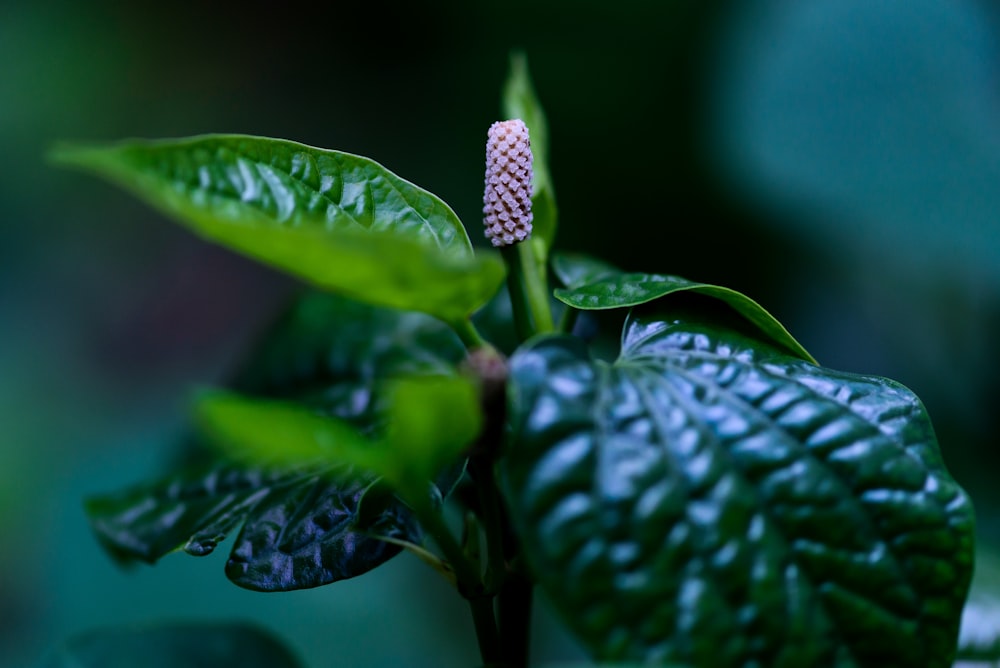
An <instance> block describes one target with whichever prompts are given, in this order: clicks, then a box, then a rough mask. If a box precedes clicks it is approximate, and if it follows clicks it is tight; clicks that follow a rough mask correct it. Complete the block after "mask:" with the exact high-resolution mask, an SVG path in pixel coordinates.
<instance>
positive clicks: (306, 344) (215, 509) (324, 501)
mask: <svg viewBox="0 0 1000 668" xmlns="http://www.w3.org/2000/svg"><path fill="white" fill-rule="evenodd" d="M463 357H464V348H463V346H462V344H461V342H460V341H459V340H458V338H457V337H456V336H455V334H454V333H452V332H451V331H450V330H449V329H448V328H447V327H446V326H445V325H444V324H442V323H441V322H439V321H437V320H435V319H433V318H430V317H428V316H426V315H422V314H418V313H408V312H402V311H397V310H391V309H381V308H375V307H372V306H368V305H365V304H359V303H357V302H352V301H350V300H347V299H344V298H341V297H337V296H333V295H327V294H322V293H312V294H308V295H306V296H305V297H304V298H302V299H301V300H299V301H297V302H296V303H295V304H294V305H293V307H292V308H291V309H290V310H289V312H288V313H286V314H285V315H284V316H283V317H282V318H281V319H280V320H279V321H278V322H277V323H276V324H275V326H274V327H273V328H272V330H271V331H270V332H269V333H268V334H267V336H265V337H264V338H263V340H262V341H261V343H260V344H259V345H258V346H256V348H255V349H254V350H253V351H252V353H251V355H250V356H249V358H248V363H247V364H246V365H245V366H244V369H243V370H242V371H241V372H240V373H239V374H237V377H236V378H235V379H234V381H233V383H232V386H233V388H234V389H235V390H237V391H238V392H240V393H243V394H246V395H250V396H255V397H262V398H268V399H279V400H282V401H283V402H286V404H287V403H289V402H294V404H296V405H299V406H302V407H303V408H304V409H307V410H308V411H309V412H311V413H314V414H316V415H327V416H333V417H335V418H337V419H339V420H342V421H344V422H346V423H348V424H350V425H351V427H353V428H354V429H356V430H357V431H358V432H360V433H361V434H364V435H365V436H366V437H368V436H372V435H376V434H379V433H381V432H382V431H384V429H385V425H384V422H383V420H384V415H385V411H386V405H387V399H386V392H385V388H384V385H385V380H386V379H387V378H392V377H396V376H399V375H402V374H406V375H414V374H444V373H454V370H455V368H456V365H457V364H458V363H459V362H460V361H461V360H462V359H463ZM230 408H232V407H230ZM236 410H237V411H238V410H239V408H238V407H237V408H236ZM198 452H200V453H201V454H200V455H199V456H198V457H194V458H193V459H195V460H200V462H201V463H199V464H195V465H191V466H188V467H184V468H182V469H180V470H179V471H178V472H177V473H175V474H174V475H171V476H168V477H167V478H166V479H164V480H161V481H158V482H154V483H152V484H147V485H143V486H140V487H137V488H134V489H132V490H126V491H125V492H123V493H119V494H112V495H105V496H101V497H95V498H92V499H89V500H88V502H87V511H88V515H89V516H90V519H91V524H92V526H93V527H94V530H95V532H96V534H97V535H98V538H99V539H100V540H101V542H102V543H103V544H104V545H105V546H106V547H107V548H108V549H109V551H110V552H111V553H112V554H113V555H115V556H117V557H118V558H120V559H122V560H125V561H130V560H141V561H146V562H150V563H151V562H155V561H157V560H158V559H159V558H161V557H162V556H164V555H165V554H168V553H170V552H172V551H174V550H177V549H181V548H183V549H184V550H186V551H187V552H188V553H190V554H193V555H196V556H197V555H204V554H209V553H210V552H212V550H214V549H215V547H216V545H218V543H219V542H220V541H222V540H223V539H224V538H225V537H226V535H228V534H230V533H232V532H233V531H235V530H236V529H237V528H238V527H239V526H240V525H241V524H243V529H242V530H241V532H240V534H239V536H237V538H236V541H235V544H234V546H233V550H232V553H231V556H230V559H229V562H228V563H227V566H226V573H227V575H228V576H229V577H230V579H232V580H233V581H234V582H235V583H236V584H238V585H240V586H242V587H247V588H250V589H258V590H264V591H280V590H287V589H302V588H307V587H315V586H319V585H322V584H327V583H329V582H333V581H335V580H339V579H343V578H348V577H353V576H356V575H360V574H362V573H364V572H367V571H368V570H370V569H371V568H374V567H376V566H378V565H379V564H381V563H383V562H384V561H385V560H387V559H389V558H390V557H392V556H394V555H395V554H396V553H398V551H399V547H398V546H396V545H390V544H389V543H386V542H385V541H383V540H380V539H378V538H377V537H375V536H388V537H391V538H397V539H399V540H402V541H406V542H413V543H419V542H420V532H419V530H418V527H417V526H416V525H415V524H414V522H413V520H412V518H411V515H410V512H409V510H408V509H407V508H406V506H405V505H404V504H403V503H402V502H401V501H399V500H398V499H396V498H395V497H394V496H393V495H392V494H391V493H386V491H385V490H384V488H383V486H382V485H378V484H374V482H375V476H373V475H371V474H370V473H366V472H363V471H356V470H354V469H352V468H351V467H349V466H339V467H333V466H326V467H325V468H322V467H316V466H314V467H312V468H309V469H303V470H299V471H282V470H274V469H271V468H269V467H264V466H261V465H256V464H255V465H251V464H247V463H236V462H228V463H220V462H218V461H216V458H215V457H212V456H210V454H208V453H207V451H205V450H204V449H201V450H199V451H198ZM460 474H461V470H460V469H458V470H456V471H447V472H445V474H443V476H442V477H441V478H440V479H439V480H438V481H437V482H438V487H439V488H440V490H439V491H438V492H437V494H438V495H439V496H444V495H446V494H447V493H448V492H449V491H450V490H451V488H452V486H453V485H454V482H455V480H456V479H457V476H458V475H460ZM362 507H363V508H364V512H363V513H362V512H361V508H362Z"/></svg>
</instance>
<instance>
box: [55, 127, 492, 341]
mask: <svg viewBox="0 0 1000 668" xmlns="http://www.w3.org/2000/svg"><path fill="white" fill-rule="evenodd" d="M53 157H54V159H55V160H57V161H59V162H62V163H65V164H69V165H72V166H77V167H82V168H84V169H88V170H90V171H93V172H95V173H97V174H99V175H101V176H103V177H105V178H107V179H109V180H111V181H113V182H115V183H118V184H120V185H121V186H123V187H124V188H126V189H128V190H131V191H133V192H134V193H135V194H137V195H138V196H139V197H141V198H142V199H144V200H146V201H147V202H149V203H150V204H152V205H153V206H155V207H157V208H159V209H161V210H163V211H164V212H166V213H167V214H169V215H171V216H173V217H175V218H176V219H178V220H179V221H180V222H181V223H183V224H185V225H187V226H189V227H190V228H191V229H193V230H194V231H195V232H197V233H199V234H201V235H203V236H205V237H207V238H209V239H212V240H213V241H216V242H218V243H221V244H223V245H226V246H228V247H230V248H232V249H234V250H237V251H239V252H241V253H244V254H246V255H249V256H250V257H253V258H255V259H257V260H260V261H262V262H265V263H268V264H271V265H273V266H275V267H277V268H279V269H282V270H284V271H287V272H289V273H291V274H293V275H295V276H297V277H299V278H302V279H304V280H307V281H310V282H312V283H314V284H316V285H318V286H320V287H322V288H326V289H329V290H333V291H335V292H340V293H343V294H346V295H349V296H352V297H355V298H356V299H360V300H362V301H366V302H370V303H373V304H379V305H382V306H390V307H394V308H401V309H412V310H419V311H423V312H425V313H431V314H433V315H435V316H438V317H440V318H442V319H444V320H446V321H455V320H459V319H462V318H464V317H466V316H468V315H469V314H470V313H472V312H473V311H475V310H476V309H477V308H479V307H480V306H482V305H483V304H484V303H485V302H486V301H487V300H488V299H489V298H490V297H491V296H492V295H493V294H494V293H495V292H496V290H497V288H498V287H499V285H500V283H501V281H502V280H503V274H504V269H503V263H502V262H501V261H500V259H499V257H498V256H496V254H492V253H483V254H480V255H477V256H473V253H472V247H471V245H470V243H469V239H468V236H467V235H466V233H465V229H464V228H463V227H462V223H461V221H459V219H458V217H457V216H456V215H455V214H454V212H453V211H452V210H451V209H450V208H449V207H448V206H447V205H446V204H445V203H444V202H442V201H441V200H440V199H438V198H437V197H435V196H434V195H432V194H431V193H429V192H427V191H425V190H422V189H420V188H418V187H417V186H415V185H413V184H411V183H409V182H407V181H404V180H403V179H401V178H399V177H398V176H396V175H395V174H393V173H392V172H390V171H388V170H387V169H385V168H384V167H382V166H381V165H379V164H378V163H376V162H374V161H372V160H369V159H368V158H363V157H361V156H356V155H351V154H348V153H341V152H339V151H329V150H323V149H318V148H313V147H311V146H305V145H303V144H298V143H295V142H290V141H284V140H278V139H267V138H262V137H248V136H242V135H205V136H202V137H194V138H190V139H181V140H169V141H156V142H153V141H131V142H126V143H121V144H115V145H111V146H99V147H64V148H62V149H59V150H57V151H56V152H55V153H54V154H53Z"/></svg>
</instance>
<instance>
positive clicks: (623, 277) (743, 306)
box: [553, 255, 816, 363]
mask: <svg viewBox="0 0 1000 668" xmlns="http://www.w3.org/2000/svg"><path fill="white" fill-rule="evenodd" d="M553 264H554V265H555V267H556V272H557V274H558V275H559V276H560V277H561V278H562V280H563V281H564V282H565V283H566V284H567V286H568V287H566V288H557V289H556V290H555V292H554V294H555V296H556V299H558V300H559V301H561V302H563V303H564V304H567V305H569V306H572V307H573V308H578V309H588V310H599V309H612V308H626V307H631V306H638V305H640V304H646V303H648V302H651V301H654V300H657V299H660V298H661V297H665V296H666V295H669V294H672V293H677V292H686V291H690V292H696V293H699V294H703V295H707V296H709V297H713V298H715V299H719V300H722V301H723V302H725V303H727V304H729V305H730V306H731V307H732V308H733V309H735V310H736V312H737V313H739V314H740V315H742V316H743V317H744V318H746V319H747V320H749V321H750V322H752V323H753V324H755V325H756V326H757V327H759V328H760V330H761V331H762V332H764V333H765V334H767V335H768V336H769V337H771V339H772V340H774V341H775V342H776V343H778V344H779V345H781V346H784V347H785V348H786V349H788V350H789V351H790V352H792V353H794V354H795V355H797V356H799V357H801V358H802V359H804V360H806V361H808V362H813V363H815V362H816V360H815V359H813V357H812V355H810V354H809V352H808V351H807V350H806V349H805V348H803V347H802V345H801V344H800V343H799V342H798V341H796V340H795V338H794V337H793V336H792V335H791V334H789V332H788V330H787V329H785V327H784V325H782V324H781V323H780V322H778V320H777V319H776V318H775V317H774V316H773V315H771V314H770V313H768V312H767V311H766V310H765V309H764V307H763V306H761V305H760V304H758V303H757V302H755V301H754V300H752V299H750V298H749V297H747V296H746V295H744V294H742V293H739V292H737V291H736V290H732V289H730V288H724V287H721V286H718V285H709V284H708V283H696V282H694V281H689V280H687V279H686V278H681V277H679V276H668V275H665V274H645V273H638V272H634V273H624V272H621V271H618V270H616V269H615V268H614V267H612V266H610V265H607V264H605V263H603V262H601V261H599V260H592V259H590V258H587V257H586V256H582V255H567V256H563V257H561V258H559V259H558V261H557V262H555V263H553Z"/></svg>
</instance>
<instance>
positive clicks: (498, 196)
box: [483, 119, 534, 246]
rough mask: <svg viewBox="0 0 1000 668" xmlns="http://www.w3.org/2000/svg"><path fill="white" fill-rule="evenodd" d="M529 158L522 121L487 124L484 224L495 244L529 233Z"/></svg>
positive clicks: (486, 232)
mask: <svg viewBox="0 0 1000 668" xmlns="http://www.w3.org/2000/svg"><path fill="white" fill-rule="evenodd" d="M531 161H532V156H531V141H530V140H529V139H528V126H526V125H525V124H524V121H521V120H518V119H514V120H510V121H497V122H496V123H494V124H493V125H491V126H490V130H489V134H488V136H487V139H486V192H485V194H484V195H483V225H484V226H485V228H486V229H485V234H486V238H487V239H489V240H490V242H492V244H493V245H494V246H510V245H511V244H516V243H517V242H519V241H524V240H525V239H527V238H528V235H530V234H531V220H532V214H531V195H532V189H531V179H532V176H533V175H534V174H533V170H532V167H531Z"/></svg>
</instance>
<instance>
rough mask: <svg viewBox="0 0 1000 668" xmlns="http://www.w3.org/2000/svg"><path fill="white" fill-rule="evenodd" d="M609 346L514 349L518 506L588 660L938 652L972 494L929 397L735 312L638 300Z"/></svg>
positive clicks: (963, 588)
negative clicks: (638, 307)
mask: <svg viewBox="0 0 1000 668" xmlns="http://www.w3.org/2000/svg"><path fill="white" fill-rule="evenodd" d="M622 341H623V342H622V351H621V356H620V357H619V359H618V360H617V361H616V362H615V363H614V364H607V363H603V362H600V361H596V360H593V359H592V358H591V357H590V356H589V354H588V352H587V350H586V348H585V347H584V345H583V344H582V343H581V342H579V341H578V340H576V339H573V338H570V337H548V338H542V339H537V340H536V341H534V342H533V343H531V344H529V345H528V346H526V347H524V348H522V349H521V350H520V351H519V352H518V353H517V354H516V355H515V356H514V357H513V358H512V359H511V371H510V372H511V377H510V394H511V416H510V421H511V434H510V447H509V449H508V453H507V456H506V458H505V459H504V460H503V461H502V462H501V466H502V469H503V471H502V473H503V482H504V489H505V496H506V497H507V501H508V503H509V504H510V510H511V512H510V516H511V519H512V521H513V522H514V524H515V528H516V530H517V532H518V534H519V536H520V538H521V545H523V546H524V549H525V552H526V557H527V559H528V562H529V564H530V566H531V569H532V571H533V572H534V574H535V576H536V577H537V578H538V581H539V583H540V585H541V586H542V587H543V588H544V589H545V591H546V592H547V594H548V596H549V597H550V599H551V600H552V601H553V602H554V604H555V606H556V607H557V609H558V610H559V611H560V612H561V614H562V616H563V618H564V619H565V620H566V622H567V623H568V625H569V626H570V627H571V629H572V630H574V631H575V632H576V634H577V636H578V637H579V638H580V639H581V641H582V642H583V643H584V644H585V645H586V646H587V647H589V649H590V651H591V652H592V653H593V654H594V656H595V658H597V659H600V660H612V661H615V660H631V661H644V662H651V663H659V662H662V661H677V662H679V663H682V664H685V665H704V666H709V665H711V666H743V665H760V666H832V665H836V666H884V665H893V666H901V667H909V666H912V667H915V668H916V667H921V668H923V667H926V666H941V667H943V666H948V665H950V662H951V659H952V657H953V655H954V652H955V644H956V639H957V634H958V627H959V618H960V615H961V611H962V604H963V601H964V600H965V596H966V593H967V590H968V586H969V580H970V577H971V574H972V564H973V534H974V522H973V513H972V507H971V504H970V502H969V499H968V497H967V496H966V495H965V493H964V492H963V491H962V489H961V488H960V487H959V486H958V485H957V484H956V483H955V482H954V481H953V480H952V479H951V477H950V476H949V475H948V473H947V471H946V470H945V468H944V465H943V463H942V461H941V454H940V452H939V450H938V445H937V442H936V439H935V437H934V433H933V429H932V427H931V424H930V421H929V419H928V417H927V413H926V411H925V410H924V408H923V406H922V405H921V403H920V401H919V400H918V399H917V398H916V397H915V396H914V395H913V394H912V393H911V392H909V391H908V390H907V389H905V388H904V387H902V386H900V385H899V384H897V383H894V382H892V381H889V380H886V379H883V378H876V377H866V376H859V375H854V374H847V373H841V372H837V371H833V370H830V369H825V368H821V367H818V366H815V365H813V364H810V363H808V362H806V361H803V360H801V359H799V358H797V357H794V356H792V355H789V354H787V353H785V352H783V351H781V350H780V349H778V348H777V347H775V346H773V345H771V344H769V343H767V342H766V341H765V339H763V338H762V337H761V336H760V335H759V333H758V332H756V330H754V329H753V328H751V327H750V326H749V325H748V324H747V323H746V322H745V321H743V320H741V319H740V318H739V317H738V316H736V315H735V314H732V313H729V312H727V311H725V310H722V311H720V315H719V316H718V317H717V318H715V319H712V320H707V319H705V318H704V317H702V316H701V315H700V314H690V313H689V314H683V313H679V312H678V311H677V310H672V311H671V312H670V314H669V316H664V314H663V313H653V314H649V315H635V314H634V315H633V316H632V317H631V318H630V319H629V321H628V322H627V323H626V327H625V331H624V334H623V339H622Z"/></svg>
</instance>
